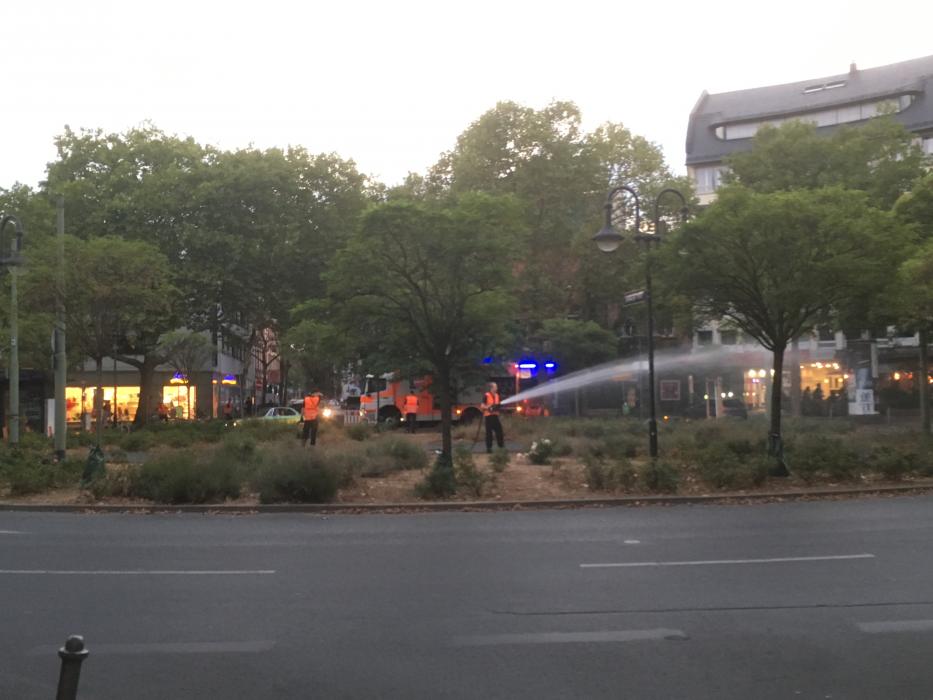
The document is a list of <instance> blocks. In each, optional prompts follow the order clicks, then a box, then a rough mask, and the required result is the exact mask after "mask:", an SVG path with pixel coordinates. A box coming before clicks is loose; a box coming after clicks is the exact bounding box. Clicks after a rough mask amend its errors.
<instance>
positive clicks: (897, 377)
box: [894, 372, 901, 382]
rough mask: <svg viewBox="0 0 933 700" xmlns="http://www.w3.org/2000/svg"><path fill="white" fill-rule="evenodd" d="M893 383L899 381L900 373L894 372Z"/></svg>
mask: <svg viewBox="0 0 933 700" xmlns="http://www.w3.org/2000/svg"><path fill="white" fill-rule="evenodd" d="M894 381H896V382H899V381H901V373H900V372H895V373H894Z"/></svg>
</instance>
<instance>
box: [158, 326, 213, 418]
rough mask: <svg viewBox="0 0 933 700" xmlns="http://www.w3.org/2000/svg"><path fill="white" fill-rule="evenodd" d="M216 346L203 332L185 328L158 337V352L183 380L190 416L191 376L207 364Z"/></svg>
mask: <svg viewBox="0 0 933 700" xmlns="http://www.w3.org/2000/svg"><path fill="white" fill-rule="evenodd" d="M216 350H217V349H216V347H214V345H213V344H212V343H211V341H210V339H209V338H208V337H207V336H205V335H204V334H203V333H197V332H194V331H189V330H185V329H178V330H174V331H170V332H168V333H166V334H165V335H163V336H162V337H161V338H160V339H159V347H158V353H159V354H160V355H161V356H162V357H164V358H165V360H166V362H168V363H169V364H170V365H171V366H172V367H173V368H174V369H175V371H176V372H178V373H179V374H180V375H181V376H182V379H183V380H184V382H185V390H186V391H185V393H186V396H187V398H188V416H189V417H190V416H191V377H192V376H193V375H194V373H195V372H198V371H201V370H203V369H204V366H205V365H209V363H210V361H211V357H212V356H213V354H214V352H216Z"/></svg>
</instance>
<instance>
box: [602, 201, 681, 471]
mask: <svg viewBox="0 0 933 700" xmlns="http://www.w3.org/2000/svg"><path fill="white" fill-rule="evenodd" d="M622 192H627V193H628V194H630V195H631V197H632V199H633V201H634V205H635V235H634V240H635V241H636V242H637V243H641V244H643V245H644V246H645V294H644V297H645V300H646V301H647V304H648V402H649V405H650V409H651V417H650V419H649V421H648V447H649V452H650V454H651V457H652V459H654V458H655V457H657V456H658V418H657V407H656V402H655V389H654V300H653V298H652V294H651V245H652V244H653V243H660V242H661V238H662V237H661V223H662V222H661V212H660V203H661V199H662V198H663V197H664V196H665V195H668V194H670V195H675V196H676V197H678V198H679V199H680V203H681V205H682V207H681V210H680V213H681V218H682V220H684V221H686V219H687V214H688V210H687V200H686V198H685V197H684V196H683V195H682V194H681V193H680V192H679V191H677V190H675V189H672V188H667V189H664V190H661V192H660V193H659V194H658V196H657V197H656V198H655V200H654V221H653V223H654V232H653V233H644V232H642V230H641V206H640V202H639V199H638V193H637V192H635V190H634V189H632V188H631V187H628V186H627V185H620V186H618V187H615V188H613V189H612V190H610V191H609V194H608V196H607V197H606V204H605V207H604V208H605V210H606V220H605V223H603V227H602V228H601V229H600V230H599V232H598V233H597V234H596V235H595V236H593V241H594V242H595V243H596V246H597V247H598V248H599V249H600V250H601V251H603V252H604V253H611V252H613V251H614V250H616V249H617V248H618V247H619V246H620V245H621V244H622V241H623V240H624V236H623V235H622V234H621V233H619V232H618V231H616V230H615V228H614V227H613V225H612V202H613V199H614V198H615V197H616V195H618V194H620V193H622Z"/></svg>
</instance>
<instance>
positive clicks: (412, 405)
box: [405, 391, 418, 433]
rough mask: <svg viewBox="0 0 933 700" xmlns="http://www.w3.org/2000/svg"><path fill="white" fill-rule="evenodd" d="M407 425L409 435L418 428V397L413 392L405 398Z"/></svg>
mask: <svg viewBox="0 0 933 700" xmlns="http://www.w3.org/2000/svg"><path fill="white" fill-rule="evenodd" d="M405 423H406V425H407V427H408V432H409V433H414V432H415V429H416V428H417V427H418V395H417V394H416V393H415V392H413V391H409V392H408V394H407V395H406V396H405Z"/></svg>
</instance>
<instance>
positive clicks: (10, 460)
mask: <svg viewBox="0 0 933 700" xmlns="http://www.w3.org/2000/svg"><path fill="white" fill-rule="evenodd" d="M83 468H84V463H83V461H82V460H80V459H66V460H63V461H62V462H54V461H52V460H51V459H49V458H47V457H42V456H41V455H39V454H38V453H36V452H33V451H31V450H23V449H19V448H15V449H12V450H4V451H3V454H2V457H0V481H5V482H6V483H7V485H8V486H9V489H10V495H11V496H27V495H30V494H34V493H44V492H45V491H49V490H51V489H54V488H59V487H62V486H73V485H76V484H77V483H78V480H79V479H80V478H81V471H82V469H83Z"/></svg>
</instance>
